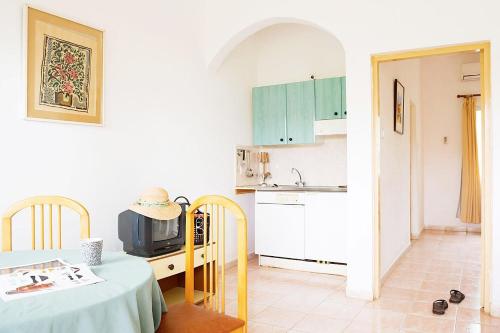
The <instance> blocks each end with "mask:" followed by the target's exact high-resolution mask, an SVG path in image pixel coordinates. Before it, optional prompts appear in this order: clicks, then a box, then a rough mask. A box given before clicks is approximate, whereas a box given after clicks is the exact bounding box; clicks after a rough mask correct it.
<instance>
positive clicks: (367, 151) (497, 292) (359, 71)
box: [204, 0, 500, 314]
mask: <svg viewBox="0 0 500 333" xmlns="http://www.w3.org/2000/svg"><path fill="white" fill-rule="evenodd" d="M205 6H206V18H205V30H204V31H205V61H206V64H207V65H208V66H209V67H210V68H216V67H217V66H218V64H219V63H220V61H221V60H222V59H224V57H225V56H226V54H227V52H228V51H229V50H231V49H232V48H233V47H234V46H235V45H237V44H238V43H239V42H240V41H241V40H243V39H245V38H246V36H248V35H250V34H252V33H253V32H255V31H258V30H260V29H262V28H263V27H266V26H268V25H271V24H274V23H277V22H290V21H294V22H305V23H307V24H310V25H313V26H317V27H321V28H322V29H324V30H326V31H328V32H330V33H331V34H333V35H335V36H336V37H337V38H338V39H339V40H340V41H341V43H342V44H343V46H344V49H345V52H346V74H347V76H348V77H349V79H348V81H347V105H349V119H348V123H347V126H348V129H347V131H348V141H347V152H348V156H347V175H348V184H349V192H348V200H349V242H348V243H349V253H350V258H349V266H348V280H347V293H348V294H349V295H352V296H360V297H365V298H370V297H371V296H372V292H373V267H374V266H373V264H374V243H373V240H374V237H373V230H374V229H373V219H374V215H373V207H374V206H373V167H374V165H373V161H372V120H373V119H372V112H371V108H372V105H371V103H372V102H371V101H372V99H371V67H370V56H371V55H372V54H375V53H381V52H390V51H398V50H408V49H415V48H424V47H432V46H441V45H449V44H457V43H466V42H472V41H482V40H489V41H491V43H492V55H491V62H492V63H491V65H492V72H491V74H492V82H491V85H492V98H491V107H492V110H493V112H492V113H491V121H492V123H491V124H492V130H493V133H492V135H493V137H492V140H493V142H492V144H493V146H494V147H493V148H494V150H493V153H494V156H493V160H492V164H493V165H492V172H493V182H494V184H493V185H494V189H495V190H494V191H493V198H492V202H498V201H499V197H498V196H499V195H500V192H499V191H498V189H499V188H500V167H498V163H499V162H500V160H499V159H500V150H498V149H495V147H497V146H498V145H500V135H499V131H500V116H499V115H498V113H497V112H495V106H496V105H497V104H498V103H499V98H500V93H499V90H498V85H500V71H499V70H498V69H497V67H498V64H499V60H498V59H500V48H498V45H499V44H500V30H499V29H498V24H497V21H498V19H497V17H496V16H497V13H498V12H499V10H500V3H498V2H497V1H494V0H480V1H474V2H472V1H470V0H442V1H439V2H433V3H432V4H427V3H422V2H421V1H396V0H386V1H384V2H379V1H376V2H375V1H372V2H370V1H349V2H346V1H340V0H315V1H312V2H304V1H300V0H291V1H287V2H286V5H284V4H283V1H279V0H254V1H251V2H246V1H234V0H220V1H217V2H216V3H215V2H212V1H205ZM471 8H474V10H473V13H474V15H473V17H475V18H479V19H477V20H475V21H474V24H465V23H464V22H470V20H471ZM228 13H229V14H228ZM489 116H490V115H489ZM492 221H493V223H494V228H493V233H494V234H493V239H499V238H500V228H499V227H497V225H498V223H499V221H500V206H498V205H497V206H495V207H493V216H492ZM492 263H493V268H492V302H493V308H494V309H496V311H497V313H498V314H500V264H498V263H500V243H499V242H493V258H492Z"/></svg>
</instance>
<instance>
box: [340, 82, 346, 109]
mask: <svg viewBox="0 0 500 333" xmlns="http://www.w3.org/2000/svg"><path fill="white" fill-rule="evenodd" d="M340 82H341V84H342V118H343V119H345V118H347V107H346V94H345V76H343V77H341V78H340Z"/></svg>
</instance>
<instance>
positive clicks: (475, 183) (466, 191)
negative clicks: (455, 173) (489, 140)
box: [458, 97, 481, 223]
mask: <svg viewBox="0 0 500 333" xmlns="http://www.w3.org/2000/svg"><path fill="white" fill-rule="evenodd" d="M458 215H459V216H458V217H459V218H460V220H462V222H464V223H481V180H480V177H479V163H478V154H477V137H476V101H475V100H474V97H467V98H464V104H463V107H462V186H461V189H460V206H459V214H458Z"/></svg>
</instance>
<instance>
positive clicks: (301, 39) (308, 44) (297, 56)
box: [252, 24, 347, 185]
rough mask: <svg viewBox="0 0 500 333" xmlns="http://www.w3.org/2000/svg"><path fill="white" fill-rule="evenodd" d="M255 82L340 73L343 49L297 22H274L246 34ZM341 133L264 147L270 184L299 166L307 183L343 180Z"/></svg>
mask: <svg viewBox="0 0 500 333" xmlns="http://www.w3.org/2000/svg"><path fill="white" fill-rule="evenodd" d="M252 40H253V41H254V45H255V48H254V52H255V62H256V64H255V65H256V67H257V71H256V74H257V80H256V81H255V86H265V85H272V84H280V83H289V82H297V81H307V80H309V79H310V76H311V74H314V75H315V77H316V78H318V79H321V78H327V77H333V76H343V75H345V53H344V49H343V48H342V45H341V44H340V42H339V41H338V40H337V39H336V38H334V37H333V36H332V35H331V34H328V33H326V32H324V31H322V30H319V29H317V28H314V27H309V26H306V25H303V24H278V25H274V26H271V27H269V28H267V29H263V30H261V31H259V32H257V33H256V34H254V35H252ZM346 150H347V142H346V136H345V135H344V136H328V137H317V144H316V145H304V146H296V145H293V146H283V147H272V148H269V149H266V151H268V152H269V154H270V164H269V166H270V169H269V170H270V172H271V174H272V178H271V179H270V180H269V182H270V183H276V184H293V183H294V182H295V181H296V177H297V176H296V175H292V174H291V173H290V170H291V168H292V167H295V168H297V169H299V171H300V172H301V173H302V176H303V178H304V180H305V181H306V182H307V184H308V185H346V184H347V156H346Z"/></svg>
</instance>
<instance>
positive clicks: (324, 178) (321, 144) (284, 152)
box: [263, 135, 347, 186]
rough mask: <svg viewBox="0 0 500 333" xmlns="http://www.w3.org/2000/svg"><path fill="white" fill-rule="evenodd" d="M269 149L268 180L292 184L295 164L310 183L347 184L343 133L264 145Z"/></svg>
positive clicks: (294, 177) (296, 178) (345, 150)
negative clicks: (303, 142) (311, 142)
mask: <svg viewBox="0 0 500 333" xmlns="http://www.w3.org/2000/svg"><path fill="white" fill-rule="evenodd" d="M263 150H265V151H267V152H269V159H270V163H269V171H270V172H271V175H272V177H271V178H270V179H269V181H268V183H271V184H280V185H293V184H294V183H295V182H296V181H297V180H298V176H297V173H294V174H292V173H291V169H292V168H296V169H298V170H299V171H300V173H301V174H302V179H303V181H305V182H306V185H310V186H336V185H347V168H346V160H347V156H346V155H347V154H346V153H347V146H346V138H345V136H340V135H339V136H328V137H318V138H317V142H316V144H315V145H301V146H291V147H283V148H281V147H279V148H275V147H273V148H269V149H266V148H263Z"/></svg>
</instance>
